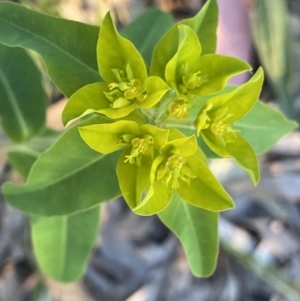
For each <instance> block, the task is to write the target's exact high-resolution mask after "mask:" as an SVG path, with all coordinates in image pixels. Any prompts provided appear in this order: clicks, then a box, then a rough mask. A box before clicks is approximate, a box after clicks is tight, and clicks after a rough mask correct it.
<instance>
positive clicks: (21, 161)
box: [7, 148, 40, 179]
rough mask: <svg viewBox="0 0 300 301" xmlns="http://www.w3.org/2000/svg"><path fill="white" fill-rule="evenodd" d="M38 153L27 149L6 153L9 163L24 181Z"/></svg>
mask: <svg viewBox="0 0 300 301" xmlns="http://www.w3.org/2000/svg"><path fill="white" fill-rule="evenodd" d="M39 155H40V153H39V152H37V151H34V150H31V149H29V148H23V149H17V150H11V151H9V152H8V153H7V156H8V160H9V163H10V164H11V165H12V166H13V167H14V168H15V169H16V170H17V171H18V172H19V173H20V174H21V176H22V177H23V178H24V179H26V178H27V177H28V175H29V172H30V169H31V167H32V165H33V163H34V162H35V161H36V160H37V158H38V156H39Z"/></svg>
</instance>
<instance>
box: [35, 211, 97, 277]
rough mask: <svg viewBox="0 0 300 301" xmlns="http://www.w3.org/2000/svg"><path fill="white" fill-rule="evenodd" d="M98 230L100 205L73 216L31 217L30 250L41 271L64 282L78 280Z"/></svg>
mask: <svg viewBox="0 0 300 301" xmlns="http://www.w3.org/2000/svg"><path fill="white" fill-rule="evenodd" d="M98 227H99V206H97V207H94V208H91V209H89V210H86V211H80V212H78V213H75V214H72V215H64V216H54V217H41V216H37V215H34V216H32V217H31V229H32V242H33V249H34V253H35V256H36V258H37V261H38V264H39V266H40V268H41V270H42V272H43V273H45V274H46V275H47V276H49V277H51V278H54V279H55V280H58V281H63V282H71V281H75V280H77V279H78V278H80V277H81V276H82V274H83V273H84V271H85V267H86V264H87V261H88V258H89V255H90V253H91V250H92V247H93V245H94V244H95V241H96V238H97V233H98Z"/></svg>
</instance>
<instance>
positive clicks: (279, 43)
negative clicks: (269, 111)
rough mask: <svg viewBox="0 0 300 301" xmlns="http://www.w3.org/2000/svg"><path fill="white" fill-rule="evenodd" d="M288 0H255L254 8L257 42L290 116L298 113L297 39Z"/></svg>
mask: <svg viewBox="0 0 300 301" xmlns="http://www.w3.org/2000/svg"><path fill="white" fill-rule="evenodd" d="M287 6H288V5H287V3H286V1H285V0H264V1H261V0H255V1H253V5H252V11H251V25H252V33H253V38H254V39H253V40H254V44H255V47H256V50H257V53H258V56H259V58H260V62H261V63H262V65H263V67H264V69H265V71H266V75H267V77H268V79H269V82H270V84H271V86H272V88H273V89H274V91H275V93H276V95H277V100H278V103H279V105H280V107H281V109H282V110H283V112H284V113H285V114H287V116H289V117H297V113H296V110H295V107H294V102H295V85H294V83H296V81H295V80H294V78H295V75H296V68H295V57H294V54H295V53H293V50H294V49H295V45H294V43H295V41H293V40H292V35H291V32H292V31H291V28H290V22H289V21H290V20H289V18H290V16H289V13H288V7H287Z"/></svg>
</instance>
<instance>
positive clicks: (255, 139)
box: [234, 101, 298, 154]
mask: <svg viewBox="0 0 300 301" xmlns="http://www.w3.org/2000/svg"><path fill="white" fill-rule="evenodd" d="M297 127H298V124H297V123H296V122H294V121H291V120H288V119H287V118H286V117H284V115H283V114H282V113H281V112H280V111H278V110H276V109H273V108H271V107H270V106H268V105H266V104H264V103H262V102H260V101H258V102H257V103H256V104H255V106H254V107H253V108H252V109H251V111H249V113H248V114H247V115H246V116H244V117H243V118H242V119H240V120H238V121H237V122H235V123H234V128H235V129H238V130H240V135H241V136H242V137H244V138H245V139H246V140H247V141H248V143H249V144H250V145H251V147H252V148H253V149H254V151H255V153H257V154H262V153H264V152H266V151H268V150H269V149H270V148H271V147H273V146H274V145H275V143H276V142H277V141H278V140H279V139H280V138H281V137H283V136H284V135H286V134H287V133H289V132H291V131H292V130H294V129H296V128H297Z"/></svg>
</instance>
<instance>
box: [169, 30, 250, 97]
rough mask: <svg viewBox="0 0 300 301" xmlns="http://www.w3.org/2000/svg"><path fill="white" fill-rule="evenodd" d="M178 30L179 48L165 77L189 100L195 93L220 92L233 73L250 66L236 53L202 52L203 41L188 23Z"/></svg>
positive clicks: (179, 93) (240, 71)
mask: <svg viewBox="0 0 300 301" xmlns="http://www.w3.org/2000/svg"><path fill="white" fill-rule="evenodd" d="M178 34H179V43H178V50H177V52H176V54H175V55H174V56H173V58H172V59H171V60H170V61H169V62H168V64H167V66H166V71H165V78H166V81H167V83H168V84H169V85H170V86H171V87H172V88H173V89H174V90H175V91H176V92H177V96H178V97H179V98H182V99H185V100H188V101H189V100H191V96H192V95H197V96H201V95H206V94H211V93H215V92H218V91H220V90H221V89H222V88H223V87H224V86H225V84H226V82H227V80H228V79H229V78H230V77H231V76H233V75H236V74H239V73H243V72H245V71H247V70H251V66H250V65H249V64H247V63H246V62H244V61H241V60H239V59H236V58H233V57H226V56H221V55H217V54H207V55H204V56H201V44H200V41H199V39H198V37H197V35H196V33H195V32H194V31H193V30H192V29H191V28H190V27H188V26H186V25H179V26H178Z"/></svg>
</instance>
